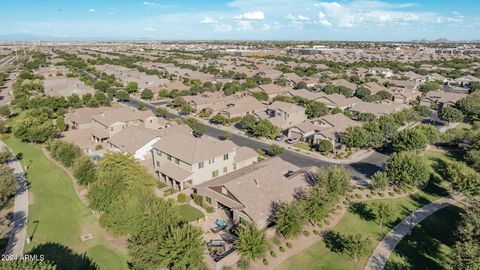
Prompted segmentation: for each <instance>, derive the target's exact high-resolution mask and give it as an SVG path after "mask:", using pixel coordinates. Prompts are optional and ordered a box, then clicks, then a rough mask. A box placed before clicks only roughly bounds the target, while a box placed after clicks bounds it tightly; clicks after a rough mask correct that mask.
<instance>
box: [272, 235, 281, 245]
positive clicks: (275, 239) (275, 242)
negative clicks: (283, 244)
mask: <svg viewBox="0 0 480 270" xmlns="http://www.w3.org/2000/svg"><path fill="white" fill-rule="evenodd" d="M272 242H273V244H275V245H276V246H280V239H278V238H277V237H274V238H273V239H272Z"/></svg>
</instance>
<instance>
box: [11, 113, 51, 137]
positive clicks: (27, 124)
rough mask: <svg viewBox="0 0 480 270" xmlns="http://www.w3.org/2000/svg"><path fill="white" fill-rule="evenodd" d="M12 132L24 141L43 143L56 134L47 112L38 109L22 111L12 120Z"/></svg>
mask: <svg viewBox="0 0 480 270" xmlns="http://www.w3.org/2000/svg"><path fill="white" fill-rule="evenodd" d="M13 134H14V135H15V136H16V137H17V138H19V139H21V140H22V141H26V142H34V143H43V142H46V141H47V140H49V139H50V138H53V137H54V136H55V135H56V134H57V129H56V127H55V126H54V125H53V122H52V120H50V119H49V117H48V114H46V113H45V112H42V111H41V110H39V109H31V110H27V111H23V112H21V113H20V115H19V116H18V117H17V118H16V119H15V121H14V122H13Z"/></svg>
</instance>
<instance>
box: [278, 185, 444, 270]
mask: <svg viewBox="0 0 480 270" xmlns="http://www.w3.org/2000/svg"><path fill="white" fill-rule="evenodd" d="M441 195H443V194H442V190H441V189H440V188H438V187H436V186H432V187H430V188H427V190H426V191H421V192H419V193H416V194H414V195H412V196H409V197H405V198H400V199H385V200H381V201H384V202H388V203H389V204H391V205H392V206H393V207H394V213H395V221H394V222H392V223H391V225H390V226H384V227H383V228H382V227H380V226H379V225H378V224H377V223H376V222H374V221H373V220H370V219H369V218H367V217H364V216H362V215H359V214H356V213H353V212H351V211H349V212H347V213H346V214H345V216H344V217H343V218H342V220H340V222H339V223H338V224H337V226H336V227H335V229H334V230H335V231H339V232H341V233H348V234H354V233H359V234H362V235H363V236H366V237H368V238H369V239H370V241H371V243H372V250H371V251H372V252H373V249H374V248H375V247H376V246H377V244H378V242H380V240H382V239H383V237H384V236H385V235H386V234H387V232H388V231H390V229H391V227H393V226H394V224H396V223H398V221H400V220H402V219H404V218H405V217H406V216H407V215H408V214H410V213H411V212H412V211H413V210H415V209H418V208H420V207H422V206H423V205H426V204H428V203H430V202H432V201H435V200H437V199H438V198H440V197H441ZM374 201H375V200H372V201H369V202H368V203H372V202H374ZM370 254H371V253H370ZM370 254H369V255H368V256H363V257H361V258H360V260H359V262H358V263H355V262H354V261H353V260H352V258H350V257H349V256H348V255H343V254H338V253H334V252H332V251H330V250H329V249H328V248H327V247H326V246H325V244H324V242H323V241H318V242H317V243H315V244H314V245H313V246H311V247H310V248H308V249H306V250H304V251H303V252H301V253H299V254H297V255H295V256H293V257H290V258H289V259H288V260H286V261H285V262H284V263H282V264H281V265H280V266H279V267H278V268H276V269H278V270H288V269H302V270H313V269H329V270H330V269H331V270H336V269H338V270H349V269H363V268H364V266H365V264H366V263H367V260H368V258H369V256H370Z"/></svg>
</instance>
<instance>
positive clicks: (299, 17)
mask: <svg viewBox="0 0 480 270" xmlns="http://www.w3.org/2000/svg"><path fill="white" fill-rule="evenodd" d="M285 19H287V20H291V21H310V18H309V17H307V16H303V15H297V16H295V15H292V14H291V13H288V14H287V16H285Z"/></svg>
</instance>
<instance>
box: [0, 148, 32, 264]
mask: <svg viewBox="0 0 480 270" xmlns="http://www.w3.org/2000/svg"><path fill="white" fill-rule="evenodd" d="M0 147H5V148H7V149H9V148H8V147H7V146H6V145H5V144H4V143H3V142H2V141H0ZM9 150H10V149H9ZM10 151H11V150H10ZM8 165H9V166H10V167H11V168H12V169H13V173H14V174H15V175H16V176H17V181H18V186H17V194H15V205H14V207H13V228H12V230H11V231H10V237H9V239H8V244H7V249H6V250H5V255H17V256H18V255H22V254H23V248H24V246H25V240H26V238H27V221H28V186H27V179H26V177H25V173H24V171H23V168H22V166H21V164H20V161H19V160H18V159H17V158H16V157H14V158H12V159H11V160H10V161H9V162H8Z"/></svg>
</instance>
